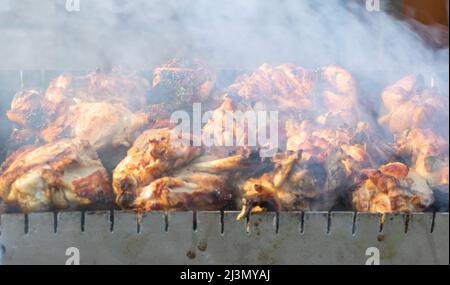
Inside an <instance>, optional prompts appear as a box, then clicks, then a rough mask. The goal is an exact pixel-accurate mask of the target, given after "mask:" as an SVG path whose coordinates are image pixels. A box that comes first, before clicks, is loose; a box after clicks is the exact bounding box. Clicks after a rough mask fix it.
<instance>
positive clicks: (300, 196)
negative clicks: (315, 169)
mask: <svg viewBox="0 0 450 285" xmlns="http://www.w3.org/2000/svg"><path fill="white" fill-rule="evenodd" d="M272 161H273V163H274V166H273V169H272V170H271V171H269V172H266V173H264V174H263V175H261V176H259V177H251V178H249V179H247V180H245V181H244V182H243V185H241V186H240V188H241V192H242V193H241V201H240V209H241V212H240V214H239V215H238V217H237V219H238V220H240V219H242V218H244V217H247V216H248V215H249V214H250V213H258V212H262V211H267V210H270V211H300V210H307V209H310V205H309V201H308V200H309V198H314V197H308V193H306V192H304V191H303V189H301V187H299V181H300V180H301V179H302V174H303V173H302V170H301V169H300V168H301V167H300V166H299V163H300V161H301V152H289V153H285V154H277V155H275V156H274V157H273V159H272Z"/></svg>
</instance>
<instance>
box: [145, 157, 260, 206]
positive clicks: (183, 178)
mask: <svg viewBox="0 0 450 285" xmlns="http://www.w3.org/2000/svg"><path fill="white" fill-rule="evenodd" d="M259 162H260V159H259V157H258V156H257V155H256V154H249V155H247V154H238V155H233V156H229V157H226V158H216V157H214V156H211V155H202V156H200V157H198V158H197V159H196V160H194V161H193V162H192V163H190V164H188V165H186V166H183V167H181V168H180V169H178V170H176V171H170V172H168V173H167V174H166V175H165V176H164V177H162V178H159V179H157V180H155V181H153V182H151V183H150V184H149V185H148V186H145V187H144V188H143V189H142V191H140V192H139V193H140V194H139V196H138V197H137V199H136V210H137V211H138V212H143V211H152V210H164V211H174V210H181V211H186V210H203V211H208V210H210V211H212V210H221V209H224V208H225V207H227V206H229V205H230V204H231V203H232V202H234V199H233V198H234V196H235V195H236V193H234V189H235V185H234V183H233V182H234V177H235V176H236V175H237V173H239V172H242V171H245V170H248V169H252V168H254V167H255V166H257V165H258V164H259Z"/></svg>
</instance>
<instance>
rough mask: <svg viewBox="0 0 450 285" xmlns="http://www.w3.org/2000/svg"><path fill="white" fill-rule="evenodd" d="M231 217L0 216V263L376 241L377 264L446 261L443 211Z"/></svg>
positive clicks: (267, 259)
mask: <svg viewBox="0 0 450 285" xmlns="http://www.w3.org/2000/svg"><path fill="white" fill-rule="evenodd" d="M236 215H237V213H236V212H225V213H224V214H223V216H222V215H221V213H220V212H198V213H196V215H194V214H193V213H192V212H175V213H170V214H168V215H167V216H165V214H164V213H161V212H153V213H148V214H147V215H146V216H145V217H143V218H142V220H141V221H140V222H138V221H137V219H136V216H135V215H134V214H133V213H127V212H114V213H113V217H112V216H111V213H110V212H96V213H86V214H85V215H84V217H83V214H82V213H81V212H62V213H58V214H57V215H55V214H53V213H35V214H29V215H28V217H27V218H25V215H23V214H5V215H2V216H1V228H0V229H1V235H0V244H1V245H0V247H1V248H3V249H4V252H3V257H1V255H0V261H1V262H2V263H3V264H65V262H66V260H67V259H68V258H69V257H68V256H66V250H67V249H68V248H70V247H76V248H77V249H78V250H79V252H80V263H81V264H365V263H366V260H367V259H368V258H369V256H366V250H367V249H368V248H370V247H376V248H378V249H379V252H380V263H381V264H448V263H449V216H448V213H437V214H436V215H435V217H434V216H433V214H432V213H417V214H411V215H405V214H401V215H400V214H399V215H394V214H392V215H386V217H385V223H384V225H383V227H380V216H379V215H376V214H368V213H357V214H354V213H351V212H332V213H322V212H311V213H308V212H307V213H304V214H302V213H300V212H283V213H280V214H279V215H278V216H277V215H276V214H275V213H264V214H260V215H254V216H252V217H251V218H250V220H249V221H248V223H247V222H246V221H236V220H235V218H236ZM83 221H84V222H83ZM194 221H195V222H194ZM195 227H196V228H195ZM194 228H195V230H194ZM380 230H381V232H380Z"/></svg>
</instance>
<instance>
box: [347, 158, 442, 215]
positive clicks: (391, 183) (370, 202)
mask: <svg viewBox="0 0 450 285" xmlns="http://www.w3.org/2000/svg"><path fill="white" fill-rule="evenodd" d="M366 174H367V178H366V179H364V180H363V181H362V182H361V184H360V185H359V186H358V187H357V188H356V190H355V191H354V192H353V194H352V196H353V206H354V208H355V210H357V211H361V212H376V213H391V212H416V211H423V210H425V209H427V208H428V207H429V206H430V205H431V204H432V203H433V202H434V196H433V191H432V190H431V189H430V188H429V187H428V185H427V183H426V181H425V179H423V178H422V177H421V176H420V175H419V174H418V173H417V172H415V171H414V170H412V169H409V167H408V166H407V165H405V164H403V163H399V162H394V163H389V164H385V165H382V166H381V167H380V168H379V169H371V170H367V171H366Z"/></svg>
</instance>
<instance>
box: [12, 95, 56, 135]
mask: <svg viewBox="0 0 450 285" xmlns="http://www.w3.org/2000/svg"><path fill="white" fill-rule="evenodd" d="M50 106H51V105H50V103H49V102H47V101H46V100H45V97H44V95H43V94H42V93H41V92H39V91H37V90H23V91H20V92H18V93H17V94H16V95H15V96H14V98H13V100H12V102H11V109H10V110H9V111H7V113H6V115H7V117H8V119H9V120H11V121H12V122H14V123H15V124H17V125H18V126H20V127H22V128H26V129H41V128H43V127H45V126H46V125H47V124H48V122H49V121H50V120H51V118H50V113H53V112H51V111H50V110H49V107H50Z"/></svg>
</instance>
